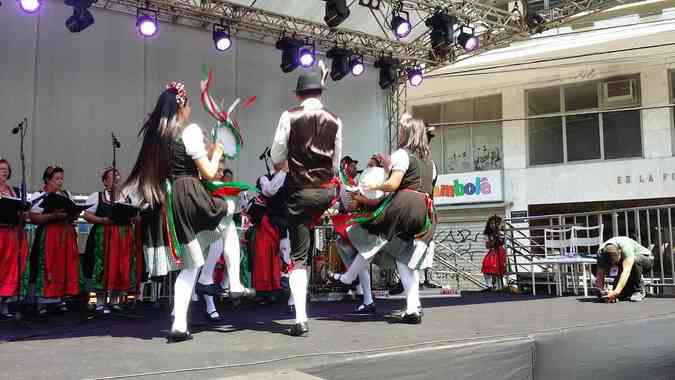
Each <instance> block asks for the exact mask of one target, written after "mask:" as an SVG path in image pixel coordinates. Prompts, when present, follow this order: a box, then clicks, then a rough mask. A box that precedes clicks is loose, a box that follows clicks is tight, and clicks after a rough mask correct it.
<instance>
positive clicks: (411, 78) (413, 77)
mask: <svg viewBox="0 0 675 380" xmlns="http://www.w3.org/2000/svg"><path fill="white" fill-rule="evenodd" d="M422 81H424V75H422V70H420V69H418V68H414V69H408V82H410V85H411V86H413V87H417V86H419V85H420V84H422Z"/></svg>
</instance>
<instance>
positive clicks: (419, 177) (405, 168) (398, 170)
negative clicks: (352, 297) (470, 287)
mask: <svg viewBox="0 0 675 380" xmlns="http://www.w3.org/2000/svg"><path fill="white" fill-rule="evenodd" d="M433 172H434V169H433V162H432V161H431V159H430V152H429V145H428V142H427V136H426V127H425V125H424V121H422V120H419V119H413V118H412V117H411V116H409V115H404V116H403V117H402V118H401V122H400V127H399V149H398V150H397V151H396V152H394V153H393V154H392V156H391V164H390V176H389V179H387V180H386V181H385V182H384V183H379V184H372V185H369V186H368V188H369V189H370V190H382V191H385V192H389V193H392V194H391V195H390V196H389V197H388V199H386V200H384V201H383V202H382V205H380V207H379V208H378V210H376V211H375V213H374V219H372V220H370V221H369V222H367V223H365V224H364V227H365V228H366V229H367V231H368V233H370V234H373V235H377V236H378V237H379V238H380V242H378V243H376V244H368V247H365V246H363V245H362V244H361V242H363V241H364V239H363V228H361V226H358V225H357V226H351V227H350V228H349V229H348V234H349V237H350V240H351V241H352V243H353V244H354V246H355V247H356V248H357V249H358V250H359V252H360V254H359V255H358V256H356V258H355V259H354V262H353V263H352V265H351V266H350V267H349V270H348V271H347V272H346V273H344V274H338V273H333V274H332V277H333V279H335V280H338V281H340V282H342V283H344V284H350V283H351V282H353V281H354V279H355V278H356V275H357V274H358V273H359V272H361V271H362V270H363V269H365V267H366V265H367V264H368V260H369V259H371V258H372V257H373V256H374V254H376V253H378V252H384V253H386V254H388V255H389V256H391V257H392V258H393V259H395V261H396V267H397V269H398V272H399V275H400V276H401V282H402V283H403V287H404V290H405V294H406V301H407V302H406V304H407V305H406V309H405V310H404V311H402V312H401V314H399V315H394V318H395V320H396V321H398V322H401V323H410V324H419V323H421V322H422V314H421V312H420V309H421V305H420V299H419V273H418V271H417V269H423V268H420V267H419V264H420V263H421V262H425V260H424V258H419V257H418V255H415V253H416V252H415V251H416V250H415V240H416V239H420V238H422V237H423V236H426V235H428V234H430V233H433V229H434V227H433V220H434V218H433V202H432V201H431V194H432V191H433V185H432V180H433V176H434V174H433Z"/></svg>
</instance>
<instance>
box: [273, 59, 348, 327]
mask: <svg viewBox="0 0 675 380" xmlns="http://www.w3.org/2000/svg"><path fill="white" fill-rule="evenodd" d="M319 66H320V67H321V71H322V72H321V73H317V72H315V71H312V72H306V73H303V74H301V75H300V77H299V78H298V83H297V87H296V89H295V95H296V97H297V100H298V103H299V104H300V105H299V107H297V108H294V109H291V110H288V111H285V112H284V113H283V114H282V115H281V118H280V119H279V124H278V126H277V130H276V132H275V134H274V142H273V143H272V149H271V158H272V162H273V163H274V164H279V163H281V162H282V161H284V160H286V159H288V166H289V171H288V183H287V184H288V224H289V226H288V230H289V234H290V239H291V252H292V257H293V269H292V270H291V273H290V277H289V284H290V288H291V295H292V296H293V299H294V300H295V325H293V327H292V328H291V329H290V331H289V334H290V335H292V336H301V335H305V334H307V333H309V325H308V324H307V269H306V265H307V260H308V253H309V248H310V229H311V228H312V227H313V224H315V223H316V221H317V220H318V219H319V218H320V217H321V215H322V214H323V213H324V212H325V211H326V210H327V209H328V208H329V207H330V206H331V204H332V203H333V202H334V200H335V198H336V190H337V189H336V187H335V186H334V185H333V183H334V181H333V178H334V176H335V174H336V171H337V168H338V167H339V163H340V156H341V154H342V122H341V121H340V119H339V118H338V117H337V116H335V115H334V114H332V113H330V112H328V111H327V110H325V109H324V108H323V105H322V104H321V100H320V98H321V95H322V93H323V90H324V84H325V79H326V74H327V71H326V69H325V66H324V65H323V62H319Z"/></svg>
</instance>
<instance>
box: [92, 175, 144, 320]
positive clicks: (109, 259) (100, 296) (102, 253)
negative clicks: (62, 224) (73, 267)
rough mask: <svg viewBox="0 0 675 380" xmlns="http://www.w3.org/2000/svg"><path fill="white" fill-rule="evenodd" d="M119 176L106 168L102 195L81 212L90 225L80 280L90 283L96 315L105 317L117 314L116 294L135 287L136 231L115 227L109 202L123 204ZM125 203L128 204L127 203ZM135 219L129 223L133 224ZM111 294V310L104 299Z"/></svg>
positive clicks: (95, 197)
mask: <svg viewBox="0 0 675 380" xmlns="http://www.w3.org/2000/svg"><path fill="white" fill-rule="evenodd" d="M119 180H120V174H119V172H118V171H117V170H115V169H113V168H106V169H105V170H104V171H103V174H102V175H101V181H103V186H104V189H103V191H99V192H95V193H92V194H91V195H90V196H89V199H88V200H87V204H88V205H92V206H91V207H90V208H88V209H87V210H86V211H85V212H84V219H85V220H86V221H87V222H89V223H91V224H93V226H92V228H91V231H89V237H88V238H87V247H86V249H85V255H84V257H83V263H82V264H83V265H82V273H83V277H84V278H85V279H87V280H90V284H89V288H90V289H91V290H93V291H95V292H96V311H97V312H99V313H103V314H108V313H109V312H110V309H112V310H114V311H121V310H120V306H119V298H120V294H121V293H124V292H128V291H130V290H131V289H132V288H134V287H135V286H136V282H137V278H136V250H137V249H136V248H137V247H136V245H137V239H136V231H135V230H136V229H135V226H134V225H133V224H131V223H129V224H124V225H119V224H116V223H115V222H114V221H113V219H112V216H113V204H114V203H115V202H114V201H113V198H117V199H116V201H124V200H125V199H124V198H123V197H122V196H121V194H120V193H119V192H117V191H115V193H116V196H115V197H113V194H112V191H113V185H115V186H118V182H119ZM127 201H129V200H128V199H127ZM135 221H136V219H135V218H134V219H133V220H130V221H129V222H135ZM108 293H111V307H110V309H109V308H108V306H107V305H108V303H107V298H108Z"/></svg>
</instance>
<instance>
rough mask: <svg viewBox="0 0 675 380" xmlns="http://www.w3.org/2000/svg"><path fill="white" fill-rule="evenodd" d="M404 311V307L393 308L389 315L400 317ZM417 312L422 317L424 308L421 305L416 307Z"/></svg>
mask: <svg viewBox="0 0 675 380" xmlns="http://www.w3.org/2000/svg"><path fill="white" fill-rule="evenodd" d="M405 312H406V310H405V309H395V310H392V311H391V313H389V317H392V318H396V317H400V316H401V315H402V314H405ZM417 313H418V314H419V315H420V316H422V317H424V310H423V309H422V307H421V306H420V307H418V308H417Z"/></svg>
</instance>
